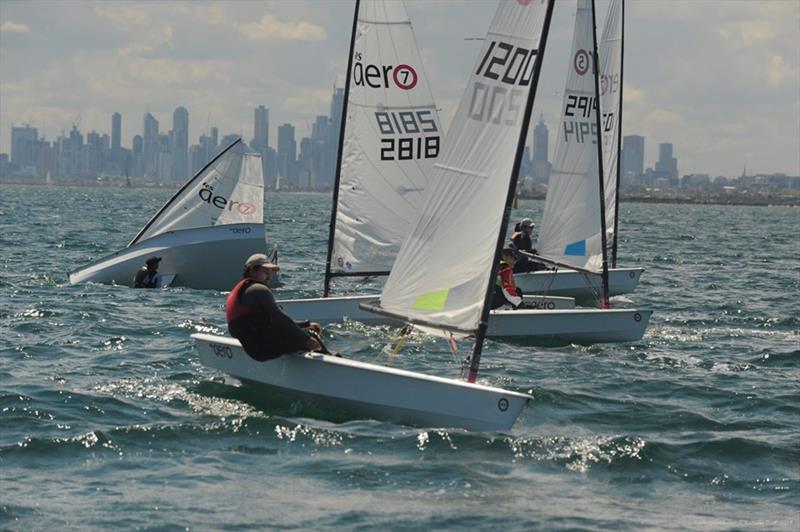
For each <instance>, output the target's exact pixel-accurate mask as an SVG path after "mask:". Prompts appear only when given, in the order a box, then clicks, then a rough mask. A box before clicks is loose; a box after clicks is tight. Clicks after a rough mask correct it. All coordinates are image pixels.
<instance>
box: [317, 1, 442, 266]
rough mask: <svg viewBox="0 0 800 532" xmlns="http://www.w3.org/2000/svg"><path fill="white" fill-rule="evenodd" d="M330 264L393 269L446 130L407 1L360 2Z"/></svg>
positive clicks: (426, 185)
mask: <svg viewBox="0 0 800 532" xmlns="http://www.w3.org/2000/svg"><path fill="white" fill-rule="evenodd" d="M357 16H358V22H357V26H356V35H355V40H354V44H353V51H352V53H353V57H352V68H351V72H350V89H349V94H348V101H347V104H346V109H345V111H344V112H345V113H346V120H345V132H344V139H343V147H342V159H341V161H342V162H341V174H340V178H339V192H338V200H337V205H336V206H335V209H336V219H335V232H334V244H333V252H332V255H331V257H332V258H331V270H333V271H334V272H345V273H354V274H358V273H359V272H371V271H372V272H374V271H388V270H390V269H391V268H392V264H393V263H394V259H395V256H396V255H397V251H398V250H399V248H400V244H401V243H402V241H403V238H404V237H405V236H406V233H407V231H408V228H409V224H410V223H411V222H412V220H413V219H414V216H415V215H416V211H417V208H418V207H419V204H420V202H421V197H422V193H423V192H424V190H425V189H426V188H427V187H428V181H429V175H430V171H429V166H430V163H431V162H432V161H433V160H434V159H435V158H436V156H437V155H438V154H439V149H440V146H441V138H442V129H441V126H440V123H439V116H438V112H437V110H436V106H435V104H434V100H433V95H432V93H431V90H430V86H429V85H428V80H427V77H426V75H425V70H424V68H423V66H422V58H421V57H420V54H419V51H418V49H417V44H416V41H415V38H414V31H413V29H412V27H411V21H410V20H409V18H408V15H407V13H406V9H405V6H404V4H403V2H399V1H396V0H390V1H386V0H362V1H361V2H360V4H359V8H358V15H357Z"/></svg>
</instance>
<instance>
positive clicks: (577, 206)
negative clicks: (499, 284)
mask: <svg viewBox="0 0 800 532" xmlns="http://www.w3.org/2000/svg"><path fill="white" fill-rule="evenodd" d="M593 52H594V42H593V27H592V6H591V1H590V0H578V11H577V14H576V15H575V30H574V34H573V39H572V53H571V54H570V56H569V57H570V59H569V67H568V70H567V82H566V88H565V90H564V100H563V106H562V115H561V120H560V122H559V129H558V136H557V137H556V150H555V158H554V160H553V169H552V172H551V174H550V183H549V185H548V187H547V198H546V199H545V204H544V213H543V215H542V226H541V229H540V233H539V241H538V243H537V249H538V251H539V254H540V255H542V256H543V257H545V258H548V259H551V260H554V261H557V262H560V263H562V264H568V265H570V266H575V267H579V268H584V269H587V270H592V271H600V270H601V268H602V238H601V234H600V232H601V229H600V190H599V186H600V184H599V176H598V171H599V170H598V164H597V163H598V160H597V123H596V116H595V113H596V109H597V107H596V106H597V98H596V96H595V95H596V93H595V82H594V71H593V65H592V62H593V60H592V57H593V55H594V54H593Z"/></svg>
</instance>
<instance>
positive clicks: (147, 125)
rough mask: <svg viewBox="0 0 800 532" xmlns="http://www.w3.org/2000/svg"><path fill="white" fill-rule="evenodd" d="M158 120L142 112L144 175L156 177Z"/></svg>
mask: <svg viewBox="0 0 800 532" xmlns="http://www.w3.org/2000/svg"><path fill="white" fill-rule="evenodd" d="M158 151H159V148H158V120H156V118H155V117H154V116H153V115H151V114H150V113H145V114H144V134H143V135H142V161H143V163H144V168H143V170H144V177H146V178H147V179H154V180H155V179H158Z"/></svg>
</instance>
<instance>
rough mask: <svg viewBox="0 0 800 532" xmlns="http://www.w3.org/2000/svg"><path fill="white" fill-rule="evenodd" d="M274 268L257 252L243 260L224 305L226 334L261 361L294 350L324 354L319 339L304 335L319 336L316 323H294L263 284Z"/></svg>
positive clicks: (266, 281) (265, 257) (268, 279)
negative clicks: (240, 271) (237, 281)
mask: <svg viewBox="0 0 800 532" xmlns="http://www.w3.org/2000/svg"><path fill="white" fill-rule="evenodd" d="M277 268H278V267H277V266H276V265H275V264H273V263H271V262H269V260H268V259H267V256H266V255H264V254H261V253H256V254H255V255H251V256H250V258H248V259H247V262H246V263H245V265H244V273H243V274H242V277H243V279H242V280H241V281H239V283H237V285H236V286H235V287H234V288H233V290H231V293H230V294H229V295H228V300H227V302H226V303H225V314H226V317H227V320H228V331H229V332H230V333H231V336H233V337H234V338H237V339H238V340H239V341H240V342H241V344H242V347H244V350H245V351H246V352H247V354H248V355H250V356H251V357H252V358H254V359H256V360H259V361H262V362H263V361H266V360H272V359H273V358H277V357H279V356H281V355H283V354H285V353H293V352H295V351H319V352H327V350H326V349H325V348H324V346H323V345H322V343H321V342H320V341H319V339H318V338H317V337H315V336H314V335H312V334H311V333H309V332H308V331H311V332H313V333H316V334H319V333H320V332H321V331H322V328H321V327H320V326H319V324H317V323H313V322H310V321H304V322H295V321H294V320H292V318H290V317H289V316H287V315H286V314H285V313H284V312H283V311H282V310H281V309H280V307H278V305H277V303H275V298H274V297H273V296H272V292H271V291H270V289H269V288H267V284H269V281H270V276H271V275H272V271H273V270H277Z"/></svg>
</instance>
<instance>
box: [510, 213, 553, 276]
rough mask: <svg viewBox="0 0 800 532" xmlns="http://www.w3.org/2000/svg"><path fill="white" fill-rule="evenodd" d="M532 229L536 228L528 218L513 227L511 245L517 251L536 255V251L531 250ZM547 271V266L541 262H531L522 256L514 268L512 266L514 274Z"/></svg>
mask: <svg viewBox="0 0 800 532" xmlns="http://www.w3.org/2000/svg"><path fill="white" fill-rule="evenodd" d="M534 227H536V225H535V224H534V223H533V220H531V219H530V218H523V219H522V220H520V222H519V223H518V224H517V225H516V226H515V227H514V232H513V233H512V234H511V243H512V244H513V245H514V248H515V249H516V250H517V251H524V252H525V253H530V254H531V255H535V254H536V250H535V249H533V242H532V241H531V234H532V233H533V228H534ZM547 269H548V268H547V266H545V265H544V264H542V263H541V262H538V261H535V260H531V259H530V258H529V257H526V256H525V255H522V256H520V260H519V261H518V262H517V264H516V266H514V273H525V272H535V271H539V270H547Z"/></svg>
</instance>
